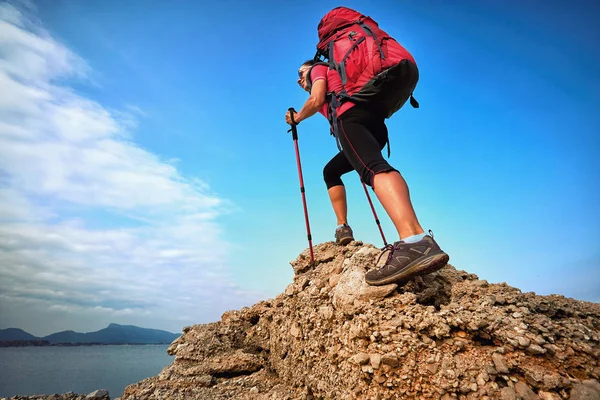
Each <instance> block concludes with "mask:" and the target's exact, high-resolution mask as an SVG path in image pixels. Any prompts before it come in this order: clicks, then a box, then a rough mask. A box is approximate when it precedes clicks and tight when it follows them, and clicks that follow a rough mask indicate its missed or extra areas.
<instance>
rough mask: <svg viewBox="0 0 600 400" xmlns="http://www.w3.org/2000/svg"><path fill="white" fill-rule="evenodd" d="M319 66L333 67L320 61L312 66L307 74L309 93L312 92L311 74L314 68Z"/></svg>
mask: <svg viewBox="0 0 600 400" xmlns="http://www.w3.org/2000/svg"><path fill="white" fill-rule="evenodd" d="M317 65H325V66H326V67H328V68H329V67H331V66H330V65H329V63H326V62H324V61H318V62H316V63H314V64H313V65H311V67H310V68H309V70H308V72H307V73H306V86H308V91H309V92H310V91H311V90H312V80H311V79H310V74H311V72H312V70H313V68H314V67H316V66H317Z"/></svg>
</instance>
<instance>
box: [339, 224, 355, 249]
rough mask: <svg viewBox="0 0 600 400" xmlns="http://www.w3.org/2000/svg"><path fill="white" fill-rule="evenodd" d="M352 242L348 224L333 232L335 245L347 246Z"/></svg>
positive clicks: (352, 237)
mask: <svg viewBox="0 0 600 400" xmlns="http://www.w3.org/2000/svg"><path fill="white" fill-rule="evenodd" d="M353 240H354V236H353V235H352V228H350V226H348V224H344V225H342V226H340V227H339V228H337V229H336V230H335V243H336V244H341V245H342V246H345V245H347V244H348V243H350V242H351V241H353Z"/></svg>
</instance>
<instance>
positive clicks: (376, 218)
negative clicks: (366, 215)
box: [360, 179, 387, 246]
mask: <svg viewBox="0 0 600 400" xmlns="http://www.w3.org/2000/svg"><path fill="white" fill-rule="evenodd" d="M360 182H361V183H362V184H363V188H364V189H365V194H366V195H367V199H368V200H369V204H370V205H371V210H372V211H373V215H374V216H375V222H376V223H377V227H378V228H379V232H380V233H381V237H382V238H383V245H384V246H387V241H386V240H385V236H384V235H383V229H381V224H380V223H379V217H377V213H376V212H375V207H373V202H372V201H371V196H369V191H368V190H367V185H365V183H364V182H363V180H362V179H361V180H360Z"/></svg>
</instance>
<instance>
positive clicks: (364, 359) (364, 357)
mask: <svg viewBox="0 0 600 400" xmlns="http://www.w3.org/2000/svg"><path fill="white" fill-rule="evenodd" d="M370 359H371V358H370V357H369V355H368V354H367V353H358V354H356V355H354V356H352V357H351V359H350V361H351V362H353V363H354V364H358V365H364V364H366V363H368V362H369V360H370Z"/></svg>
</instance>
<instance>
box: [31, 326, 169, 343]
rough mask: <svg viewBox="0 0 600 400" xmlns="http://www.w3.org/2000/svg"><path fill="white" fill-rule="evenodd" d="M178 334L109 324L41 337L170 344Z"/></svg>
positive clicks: (66, 341)
mask: <svg viewBox="0 0 600 400" xmlns="http://www.w3.org/2000/svg"><path fill="white" fill-rule="evenodd" d="M177 337H179V335H177V334H175V333H171V332H167V331H161V330H157V329H148V328H140V327H137V326H133V325H118V324H110V325H108V327H106V328H104V329H101V330H99V331H96V332H89V333H78V332H73V331H64V332H58V333H53V334H52V335H48V336H45V337H43V338H42V339H44V340H47V341H49V342H52V343H102V344H171V343H172V342H173V341H174V340H175V339H177Z"/></svg>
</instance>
